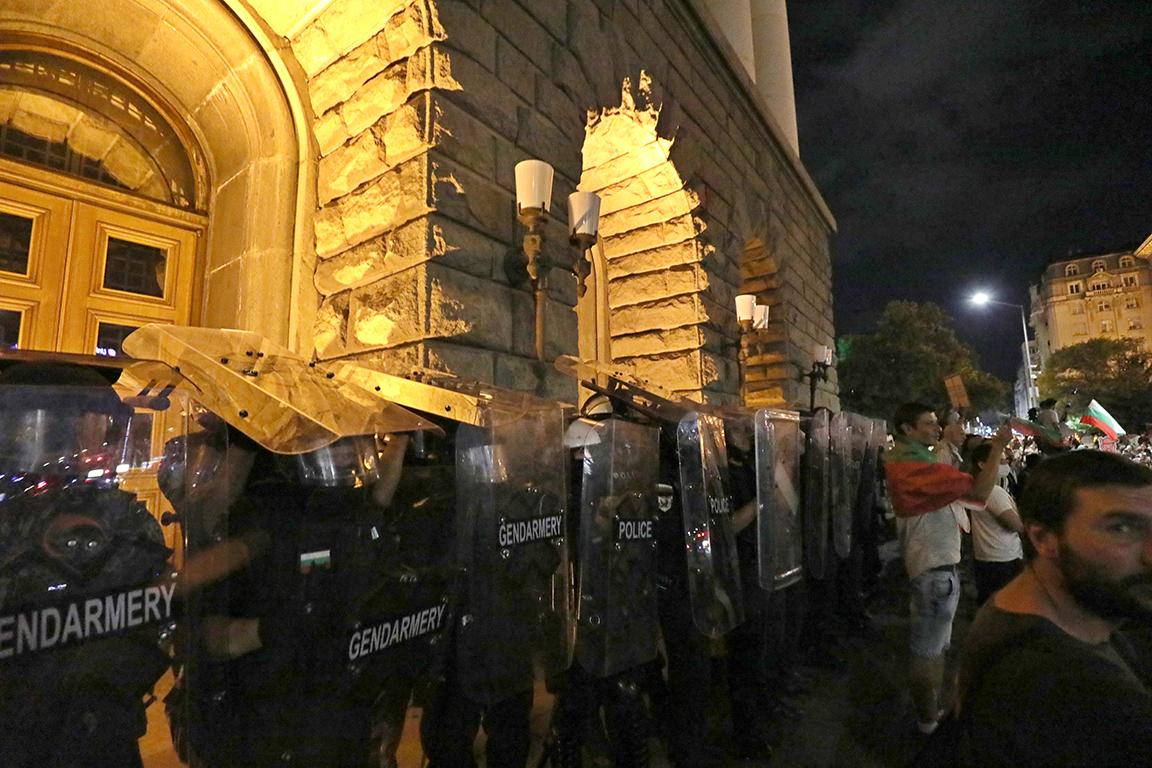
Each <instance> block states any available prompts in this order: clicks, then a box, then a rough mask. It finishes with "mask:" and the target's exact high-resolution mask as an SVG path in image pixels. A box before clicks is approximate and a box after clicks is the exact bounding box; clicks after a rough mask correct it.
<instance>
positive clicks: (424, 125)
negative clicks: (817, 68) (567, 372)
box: [0, 0, 837, 407]
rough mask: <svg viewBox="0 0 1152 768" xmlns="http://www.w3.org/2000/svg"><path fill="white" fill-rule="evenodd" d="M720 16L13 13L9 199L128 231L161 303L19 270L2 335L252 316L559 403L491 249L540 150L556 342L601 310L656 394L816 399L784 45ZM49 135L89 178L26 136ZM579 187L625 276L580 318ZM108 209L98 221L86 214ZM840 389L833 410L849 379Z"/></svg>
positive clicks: (821, 248)
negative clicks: (574, 226)
mask: <svg viewBox="0 0 1152 768" xmlns="http://www.w3.org/2000/svg"><path fill="white" fill-rule="evenodd" d="M716 5H717V4H709V3H705V2H702V1H699V2H698V1H697V0H533V1H532V2H528V1H527V0H376V1H375V2H367V0H248V1H247V2H245V0H92V1H91V2H86V3H84V4H83V10H82V11H81V10H80V9H79V5H78V4H75V3H72V2H68V0H15V1H14V2H8V3H4V4H3V6H2V7H0V125H2V126H3V127H4V130H5V131H6V133H5V134H4V135H3V136H0V139H2V140H0V214H3V213H6V214H7V215H9V216H12V217H15V219H19V218H20V217H22V216H24V217H26V218H28V220H30V221H34V222H38V223H36V224H35V225H34V226H32V229H31V235H29V237H30V238H31V240H30V242H31V243H32V245H31V246H30V248H31V250H30V252H31V253H40V252H43V253H49V252H57V253H64V254H67V260H68V263H72V262H74V261H76V260H77V259H78V258H79V256H77V255H76V254H78V253H79V252H80V251H84V250H85V249H87V250H88V251H92V252H93V253H94V254H95V255H89V256H87V257H85V258H89V260H90V261H92V263H94V264H96V265H100V264H104V263H106V261H107V254H103V252H102V251H100V249H101V248H104V247H105V246H107V244H108V243H109V242H112V243H113V244H118V243H119V242H120V241H126V242H128V243H129V244H132V243H137V242H139V243H142V244H143V245H145V246H147V247H148V248H150V249H152V250H151V251H149V253H151V254H152V255H151V256H149V257H148V258H151V259H153V262H156V261H159V262H160V263H161V264H162V265H163V266H164V268H163V269H160V270H159V271H158V272H157V274H158V275H159V277H158V278H157V280H158V287H156V288H155V290H153V289H152V288H149V289H148V290H147V291H134V290H132V289H123V290H120V291H119V292H117V291H116V290H112V291H110V290H108V284H107V282H106V281H105V284H104V285H99V284H97V283H95V282H92V281H88V282H83V281H80V280H79V279H77V280H76V281H74V280H72V278H68V279H67V280H65V281H64V284H49V283H51V281H50V280H49V281H40V282H37V281H36V280H34V279H32V276H33V275H32V273H33V272H35V269H32V268H30V271H29V272H28V275H20V276H18V277H14V278H12V279H11V280H5V279H4V276H3V275H0V284H2V286H0V305H2V306H0V313H2V312H8V313H9V315H5V316H4V318H8V319H9V320H11V322H10V323H9V326H11V327H8V330H7V333H8V334H9V335H13V334H15V335H14V336H13V338H19V339H20V343H22V344H24V345H25V346H43V347H55V348H61V349H70V350H73V351H93V349H94V348H95V347H97V346H100V347H104V348H107V347H108V345H113V346H114V344H115V338H116V334H117V333H122V332H124V331H126V330H130V328H131V327H133V326H134V325H139V324H140V323H141V322H147V321H150V320H162V321H174V322H187V323H194V324H201V325H209V326H220V327H237V328H244V329H248V330H253V331H257V332H259V333H262V334H264V335H265V336H268V337H270V338H272V339H274V340H276V341H278V342H280V343H282V344H285V345H286V346H289V347H291V348H295V349H297V350H299V351H301V352H303V353H304V354H306V355H315V356H316V357H318V358H319V359H323V360H333V359H351V360H357V361H361V362H362V363H364V364H366V365H369V366H373V367H377V368H380V369H384V370H388V371H392V372H401V373H405V372H408V371H411V370H413V369H416V368H432V369H438V370H444V371H449V372H452V373H455V374H457V375H459V376H462V377H465V378H469V379H476V380H480V381H486V382H493V383H495V384H498V385H501V386H506V387H511V388H515V389H521V390H534V391H538V392H542V393H546V394H549V395H552V396H554V397H558V398H562V399H565V400H569V401H571V400H573V399H574V398H575V394H576V393H575V387H574V385H573V383H572V382H571V381H570V380H567V379H565V378H564V377H563V376H561V375H560V374H559V373H557V372H555V371H553V370H552V369H551V367H550V366H542V365H539V364H538V363H537V361H536V359H535V354H534V330H535V326H534V323H533V297H532V294H531V292H530V291H529V290H528V288H527V286H524V285H518V284H516V283H515V281H513V280H511V279H510V278H509V276H508V275H507V274H506V271H505V268H504V264H505V260H506V258H505V257H506V254H507V253H508V252H509V251H510V250H512V249H515V248H518V247H519V243H520V240H521V237H522V235H523V232H524V230H523V227H522V226H521V225H520V224H519V223H518V221H517V217H516V210H515V208H516V206H515V193H514V181H513V167H514V166H515V164H516V163H517V162H518V161H520V160H523V159H526V158H539V159H542V160H545V161H547V162H548V163H550V164H551V165H552V166H553V167H554V168H555V170H556V182H555V188H554V192H553V201H552V212H553V216H552V218H551V219H550V220H549V221H548V222H547V224H546V226H545V231H544V234H545V237H544V250H543V254H544V256H545V258H546V260H547V262H548V263H549V265H550V266H549V269H548V272H549V275H548V291H547V298H546V305H545V326H544V327H545V342H546V343H545V357H546V358H547V359H551V358H553V357H555V356H558V355H561V354H581V353H582V354H585V356H589V354H590V353H589V352H588V349H587V347H586V345H585V348H583V349H582V343H581V338H582V336H584V335H587V327H586V326H587V325H588V324H589V323H591V322H593V319H592V318H593V317H594V316H595V314H596V313H600V314H601V315H602V316H605V317H607V318H608V320H609V321H610V322H609V332H610V337H611V344H610V352H609V354H610V357H611V358H612V360H613V361H614V364H616V365H618V366H624V367H628V368H631V369H632V370H634V371H636V372H637V374H638V375H641V376H643V377H646V378H649V379H650V380H652V381H654V382H656V383H658V384H660V385H661V386H663V387H665V388H668V389H673V390H676V391H679V392H682V393H684V394H686V395H688V396H691V397H694V398H705V399H708V400H713V401H719V402H729V403H731V402H738V401H741V400H742V401H745V402H747V403H748V404H753V405H761V404H763V405H777V406H792V407H799V406H804V407H806V405H807V385H806V384H805V383H803V382H802V381H801V380H800V379H799V374H800V373H801V372H803V371H806V370H808V369H809V367H810V366H811V363H812V350H813V348H814V346H816V345H821V344H823V345H828V346H831V345H832V339H833V326H832V307H831V262H830V256H829V238H830V236H831V233H832V232H833V231H834V229H835V222H834V219H833V217H832V215H831V213H830V212H829V211H828V209H827V207H826V205H825V204H824V202H823V200H822V198H821V196H820V194H819V192H818V191H817V189H816V187H815V185H814V184H813V182H812V181H811V179H810V178H809V176H808V174H807V173H806V171H805V169H804V166H803V164H802V163H801V161H800V159H799V156H798V154H797V148H796V139H795V128H794V113H793V115H791V116H790V118H789V117H788V116H786V117H785V119H786V120H789V119H790V122H791V125H792V127H791V129H790V130H785V129H783V128H781V127H780V124H779V122H778V119H777V118H778V117H779V114H774V113H773V110H772V109H771V108H770V107H769V106H768V104H767V103H766V102H765V100H764V98H763V97H762V95H761V93H760V91H759V90H758V89H757V86H756V83H755V82H754V80H753V78H755V77H760V78H761V79H764V78H765V77H767V76H766V75H765V74H764V72H765V71H768V70H766V69H765V67H767V66H768V65H767V64H764V63H763V62H764V61H773V60H775V61H778V60H779V54H780V51H778V50H776V51H773V52H771V53H773V54H774V55H775V59H773V58H772V57H771V56H769V55H767V54H768V52H766V51H763V50H762V51H761V52H762V53H764V54H765V55H764V56H763V57H761V56H760V53H758V54H757V58H758V59H761V60H762V62H761V63H762V66H761V67H760V68H759V70H758V69H757V68H756V67H754V66H750V63H751V62H750V60H749V58H748V57H747V56H746V55H745V53H744V50H743V48H744V47H746V45H745V42H742V41H739V40H738V41H736V45H735V47H734V44H733V41H732V40H731V39H730V37H731V35H732V34H733V33H732V32H731V30H732V29H740V28H741V27H740V25H739V24H736V25H734V26H733V25H732V23H731V17H730V16H727V15H725V16H722V18H721V19H720V21H717V20H716V19H714V18H713V11H715V10H716V8H715V7H714V6H716ZM719 5H724V4H723V3H721V4H719ZM737 5H739V3H738V4H737ZM753 5H757V4H756V3H753ZM759 5H763V3H760V4H759ZM775 5H778V6H779V8H780V10H781V11H782V9H783V3H782V2H780V3H775ZM722 22H723V23H722ZM725 24H727V29H728V33H727V34H726V32H725ZM778 31H779V30H777V35H776V37H772V36H768V37H765V36H764V35H760V38H763V39H769V40H776V41H777V44H779V40H780V37H779V34H778ZM783 39H784V41H785V43H786V28H785V34H784V38H783ZM769 69H771V68H769ZM772 72H775V73H776V74H779V72H778V70H772ZM77 73H81V74H80V75H78V74H77ZM77 82H79V83H81V84H83V85H84V87H83V88H82V89H80V91H82V92H80V91H77V90H76V87H75V83H77ZM69 84H72V85H69ZM789 87H790V84H789ZM69 88H72V90H71V91H70V90H69ZM126 116H135V117H133V118H132V120H135V121H136V123H139V124H140V125H136V123H133V122H132V120H130V119H129V117H126ZM32 145H35V146H36V147H38V148H39V149H38V150H37V151H40V152H41V154H42V155H44V156H47V154H50V152H49V150H51V151H57V150H58V154H60V156H61V157H66V158H70V159H69V160H68V162H67V163H65V165H68V163H70V165H68V167H66V168H65V167H63V166H61V165H60V164H58V165H57V166H51V164H50V163H47V162H46V161H41V160H40V159H37V157H39V156H37V157H32V155H30V154H28V153H25V154H22V155H21V154H20V152H24V150H23V149H20V150H19V152H17V150H16V149H13V148H14V147H16V148H20V147H25V146H32ZM53 148H55V149H53ZM41 150H42V151H41ZM46 153H47V154H46ZM117 153H119V154H117ZM62 162H63V161H62ZM79 167H84V168H88V169H89V170H91V169H95V170H91V172H87V171H86V172H85V174H80V173H78V172H77V171H76V170H75V168H79ZM70 169H71V170H70ZM100 174H103V175H102V176H101V175H100ZM576 189H580V190H587V191H595V192H597V193H599V194H600V195H601V197H602V200H603V202H602V209H601V212H602V220H601V230H600V232H601V240H600V243H599V244H598V245H597V247H595V248H594V249H593V254H592V257H593V258H594V259H595V260H597V263H598V264H599V265H600V269H601V271H602V276H603V280H604V282H605V283H606V286H607V290H605V291H603V293H602V296H601V304H603V306H598V307H597V306H592V307H591V309H586V308H582V309H581V311H580V312H577V311H576V308H577V304H578V301H577V287H576V281H575V279H574V278H573V277H572V276H571V274H569V273H568V271H567V269H566V268H567V267H569V266H570V265H571V264H572V263H573V261H574V260H575V259H577V258H579V254H577V253H576V251H575V249H574V248H573V247H572V246H570V245H569V244H568V241H567V222H566V221H565V216H566V209H565V204H566V198H567V195H568V193H569V192H571V191H574V190H576ZM53 206H55V207H53ZM89 208H91V209H92V210H93V211H95V213H92V214H91V216H90V217H89V218H92V219H93V221H95V224H92V225H91V226H88V225H83V221H86V220H84V219H83V217H78V216H77V215H76V214H77V213H78V212H82V211H88V210H89ZM65 222H72V223H71V224H67V225H66V224H65ZM76 222H80V223H79V224H78V223H76ZM49 224H51V226H49ZM82 225H83V226H82ZM14 226H17V229H19V226H20V223H19V222H16V224H15V225H14ZM86 226H87V229H85V227H86ZM53 228H55V229H53ZM49 230H52V231H51V232H49ZM20 232H23V230H20ZM86 233H87V234H86ZM92 233H96V234H92ZM109 233H111V234H109ZM17 234H19V232H18V233H17ZM37 249H39V250H37ZM93 249H94V250H93ZM129 250H131V249H129ZM177 256H179V258H177ZM37 258H39V257H37ZM45 258H46V257H45ZM102 259H104V260H105V261H102ZM33 261H35V259H33ZM85 263H88V262H85ZM107 263H110V262H107ZM150 263H152V262H150ZM94 269H97V271H98V269H99V266H97V267H96V268H94ZM3 271H4V270H3V269H0V272H3ZM72 271H73V272H76V273H80V272H84V269H73V270H72ZM85 274H87V273H85ZM41 283H43V284H41ZM149 285H151V283H150V284H149ZM118 290H119V289H118ZM125 291H127V293H128V294H131V295H124V292H125ZM157 291H158V293H157ZM742 292H750V293H755V294H756V295H757V298H758V301H759V303H761V304H768V305H770V306H771V313H772V314H771V320H770V325H769V328H768V329H767V330H761V331H754V332H750V333H748V334H744V335H743V336H742V335H741V333H740V330H739V328H738V327H737V323H736V320H735V315H734V301H733V299H734V297H735V295H736V294H738V293H742ZM52 307H55V309H54V310H53V309H52ZM53 312H55V315H54V314H53ZM64 316H67V317H64ZM4 318H0V320H3V319H4ZM53 318H54V319H53ZM69 318H70V319H69ZM6 322H7V321H6ZM582 326H585V327H582ZM823 386H824V389H823V390H822V391H821V394H820V402H821V403H823V404H827V405H831V406H833V407H835V406H836V402H837V401H836V396H835V394H836V387H835V376H834V372H833V376H832V377H831V381H830V382H828V383H826V384H824V385H823Z"/></svg>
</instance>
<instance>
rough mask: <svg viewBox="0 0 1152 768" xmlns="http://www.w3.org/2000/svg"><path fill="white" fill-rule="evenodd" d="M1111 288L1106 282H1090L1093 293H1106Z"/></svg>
mask: <svg viewBox="0 0 1152 768" xmlns="http://www.w3.org/2000/svg"><path fill="white" fill-rule="evenodd" d="M1111 287H1112V286H1111V284H1110V283H1109V282H1108V281H1107V280H1093V281H1092V290H1094V291H1106V290H1108V289H1109V288H1111Z"/></svg>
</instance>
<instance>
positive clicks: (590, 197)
mask: <svg viewBox="0 0 1152 768" xmlns="http://www.w3.org/2000/svg"><path fill="white" fill-rule="evenodd" d="M568 230H569V233H570V237H569V241H570V242H571V243H572V245H574V246H576V247H577V248H579V249H580V257H579V258H577V259H576V263H575V264H573V265H572V271H573V272H574V273H575V274H576V298H578V299H582V298H584V292H585V291H586V290H587V288H586V287H585V285H584V281H585V280H587V279H588V275H590V274H591V273H592V260H591V259H590V258H588V249H589V248H591V247H592V246H593V245H595V244H596V233H597V232H599V230H600V195H598V194H596V193H595V192H573V193H572V194H570V195H568Z"/></svg>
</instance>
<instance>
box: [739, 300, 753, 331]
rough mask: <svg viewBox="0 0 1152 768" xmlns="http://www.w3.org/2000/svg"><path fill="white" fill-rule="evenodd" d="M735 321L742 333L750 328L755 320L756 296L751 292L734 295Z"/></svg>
mask: <svg viewBox="0 0 1152 768" xmlns="http://www.w3.org/2000/svg"><path fill="white" fill-rule="evenodd" d="M736 322H738V323H739V324H740V330H741V331H743V332H744V333H747V332H748V331H750V330H752V324H753V323H754V322H756V297H755V296H753V295H752V294H751V293H742V294H740V295H739V296H737V297H736Z"/></svg>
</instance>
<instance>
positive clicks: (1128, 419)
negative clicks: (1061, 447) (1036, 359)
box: [1036, 338, 1152, 432]
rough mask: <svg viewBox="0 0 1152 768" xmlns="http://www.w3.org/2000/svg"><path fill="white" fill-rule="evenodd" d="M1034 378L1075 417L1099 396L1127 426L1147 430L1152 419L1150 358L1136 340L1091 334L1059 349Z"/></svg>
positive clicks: (1110, 410)
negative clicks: (1092, 337)
mask: <svg viewBox="0 0 1152 768" xmlns="http://www.w3.org/2000/svg"><path fill="white" fill-rule="evenodd" d="M1036 383H1037V384H1038V385H1039V386H1040V393H1041V396H1042V397H1054V398H1056V400H1057V401H1059V402H1060V403H1061V404H1062V405H1063V406H1064V407H1065V408H1067V409H1068V415H1069V416H1070V417H1071V418H1072V419H1073V420H1074V421H1076V420H1079V418H1080V416H1081V415H1082V414H1083V413H1084V411H1085V410H1086V409H1087V408H1088V403H1089V401H1091V400H1093V399H1095V400H1096V401H1098V402H1099V403H1100V404H1101V405H1102V406H1104V407H1105V408H1106V409H1107V410H1108V412H1109V413H1111V414H1112V416H1113V418H1115V419H1116V421H1118V422H1120V426H1122V427H1124V428H1125V429H1127V430H1134V431H1136V432H1143V431H1144V424H1145V423H1147V422H1152V358H1150V357H1149V355H1148V353H1147V352H1144V351H1142V350H1141V349H1140V345H1139V343H1138V342H1137V341H1136V340H1135V339H1104V338H1097V339H1089V340H1088V341H1085V342H1081V343H1080V344H1073V345H1072V346H1070V347H1064V348H1063V349H1058V350H1056V351H1055V352H1053V353H1052V356H1051V357H1049V358H1048V361H1047V362H1046V363H1045V364H1044V368H1043V370H1042V371H1041V372H1040V376H1039V377H1038V378H1037V380H1036Z"/></svg>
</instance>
